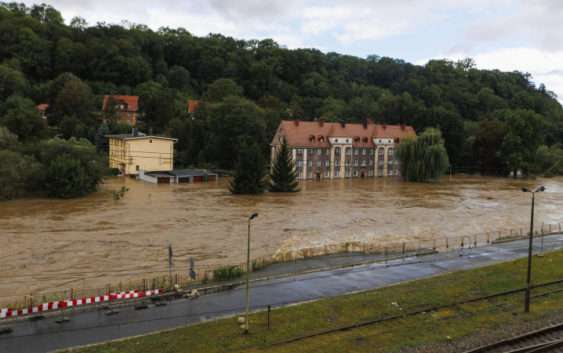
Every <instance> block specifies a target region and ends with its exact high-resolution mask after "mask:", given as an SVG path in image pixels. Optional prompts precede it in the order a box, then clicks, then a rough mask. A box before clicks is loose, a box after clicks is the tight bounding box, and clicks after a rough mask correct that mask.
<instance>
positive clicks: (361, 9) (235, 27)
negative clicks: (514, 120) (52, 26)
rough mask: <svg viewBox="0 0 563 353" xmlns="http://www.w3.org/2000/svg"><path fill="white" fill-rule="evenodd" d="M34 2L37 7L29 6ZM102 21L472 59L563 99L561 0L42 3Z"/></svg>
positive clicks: (361, 52)
mask: <svg viewBox="0 0 563 353" xmlns="http://www.w3.org/2000/svg"><path fill="white" fill-rule="evenodd" d="M24 2H25V3H27V4H31V3H33V2H34V1H24ZM41 2H46V3H49V4H51V5H53V6H54V7H56V8H57V9H58V10H60V11H61V12H62V14H63V16H64V18H65V20H66V21H67V22H68V21H70V19H71V18H72V17H74V16H81V17H83V18H85V19H86V20H87V21H88V22H89V23H90V24H95V23H96V22H109V23H120V22H121V21H122V20H128V21H130V22H134V23H142V24H146V25H148V26H150V27H151V28H154V29H158V28H159V27H162V26H168V27H184V28H185V29H187V30H188V31H190V32H191V33H193V34H195V35H206V34H208V33H210V32H213V33H222V34H224V35H228V36H233V37H237V38H244V39H252V38H256V39H261V38H273V39H275V40H276V41H278V42H279V43H280V44H282V45H285V46H287V47H289V48H298V47H314V48H318V49H320V50H322V51H325V52H328V51H336V52H339V53H344V54H352V55H357V56H360V57H365V56H367V55H370V54H377V55H380V56H390V57H395V58H401V59H404V60H406V61H409V62H413V63H417V64H423V63H425V62H426V61H428V59H431V58H449V59H454V60H455V59H459V58H464V57H472V58H474V59H475V61H476V63H477V66H478V67H480V68H487V69H500V70H505V71H512V70H519V71H524V72H529V73H531V74H532V76H533V78H534V81H535V82H536V83H537V84H539V83H544V84H545V85H546V86H547V88H548V89H549V90H552V91H554V92H555V93H557V94H558V96H559V99H560V100H561V99H562V98H563V1H561V0H392V1H389V0H341V1H337V0H302V1H298V0H198V1H194V0H160V1H154V0H153V1H149V0H137V1H133V0H118V1H116V0H80V1H78V0H42V1H41Z"/></svg>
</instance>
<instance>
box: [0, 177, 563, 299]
mask: <svg viewBox="0 0 563 353" xmlns="http://www.w3.org/2000/svg"><path fill="white" fill-rule="evenodd" d="M123 185H125V186H127V187H128V188H129V189H130V191H129V192H128V193H127V194H126V195H125V197H124V198H123V199H121V200H118V201H116V200H114V199H113V196H112V190H117V189H119V188H120V187H121V186H123ZM536 185H545V186H546V188H547V190H546V192H545V193H543V194H539V195H538V197H537V204H536V217H537V218H536V222H537V224H538V225H541V223H542V222H544V223H546V224H547V223H558V222H563V178H553V179H538V180H534V181H521V180H516V181H515V180H510V179H501V178H485V177H466V176H454V177H453V178H452V179H451V180H449V178H447V177H445V178H444V179H443V181H442V182H440V183H428V184H414V183H404V182H401V181H400V180H398V179H389V180H386V179H382V178H377V179H364V180H359V179H358V180H335V181H323V182H306V183H302V184H301V186H302V192H300V193H296V194H284V195H279V194H265V195H261V196H232V195H231V194H230V193H229V192H228V191H227V188H226V186H227V182H226V181H225V180H220V181H219V182H212V183H209V184H184V185H152V184H147V183H143V182H139V181H135V180H131V179H124V178H113V179H108V180H106V182H105V184H104V185H103V186H102V187H101V189H100V191H99V192H97V193H96V194H93V195H90V196H88V197H85V198H81V199H75V200H47V199H26V200H16V201H10V202H4V203H0V232H1V233H0V237H1V239H2V244H3V246H2V247H1V250H0V268H1V271H0V297H2V299H0V301H4V302H5V301H9V298H10V297H12V296H14V297H15V296H21V295H25V294H30V293H34V292H37V291H40V292H44V291H50V290H54V289H59V290H60V289H64V288H71V287H74V288H77V287H86V288H98V287H104V286H105V285H106V284H108V283H111V284H115V283H117V282H119V281H121V280H127V278H129V277H132V276H134V277H139V276H143V275H145V274H150V273H153V274H154V273H155V272H158V271H163V272H165V271H166V269H167V246H168V244H169V243H170V244H172V246H173V250H174V258H175V266H177V267H178V268H180V269H184V268H185V269H186V270H187V267H188V265H187V264H188V259H189V258H190V257H193V258H194V259H195V263H196V268H198V267H200V268H201V267H204V266H212V265H217V264H238V263H240V262H242V261H243V260H244V256H245V242H246V229H247V228H246V227H247V223H246V222H247V216H248V215H249V214H250V213H252V212H254V211H257V212H258V213H259V214H260V215H259V217H258V218H257V219H256V220H255V221H254V223H253V233H252V236H253V237H252V256H253V257H259V256H267V255H274V254H280V253H283V252H287V251H292V250H295V249H299V248H307V247H315V246H319V245H323V244H329V243H342V242H346V241H371V242H373V241H382V242H383V241H389V240H409V239H421V238H422V239H429V238H433V237H443V236H446V235H465V234H475V233H479V232H485V231H493V230H499V229H508V228H513V229H517V228H521V227H524V228H525V227H527V226H528V224H529V210H530V194H524V193H523V192H521V191H520V188H521V187H523V186H527V187H531V186H536Z"/></svg>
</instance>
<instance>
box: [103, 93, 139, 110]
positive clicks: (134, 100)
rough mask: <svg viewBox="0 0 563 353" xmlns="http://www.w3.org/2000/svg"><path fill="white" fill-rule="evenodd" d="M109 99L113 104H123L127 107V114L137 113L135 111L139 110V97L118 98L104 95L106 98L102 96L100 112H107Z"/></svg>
mask: <svg viewBox="0 0 563 353" xmlns="http://www.w3.org/2000/svg"><path fill="white" fill-rule="evenodd" d="M110 97H111V99H112V100H113V101H114V103H124V104H125V105H127V111H128V112H137V110H138V109H139V97H138V96H119V95H113V96H108V95H106V96H104V102H103V104H102V110H103V111H107V109H108V103H109V100H110Z"/></svg>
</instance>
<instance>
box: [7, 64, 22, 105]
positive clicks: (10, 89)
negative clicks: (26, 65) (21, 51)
mask: <svg viewBox="0 0 563 353" xmlns="http://www.w3.org/2000/svg"><path fill="white" fill-rule="evenodd" d="M26 85H27V81H26V79H25V76H24V75H23V74H22V73H21V72H20V71H18V70H15V69H13V68H11V67H9V66H7V65H0V102H2V101H4V100H6V99H7V98H8V97H9V96H11V95H13V94H17V95H22V94H23V93H24V90H25V88H26Z"/></svg>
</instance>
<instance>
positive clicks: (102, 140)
mask: <svg viewBox="0 0 563 353" xmlns="http://www.w3.org/2000/svg"><path fill="white" fill-rule="evenodd" d="M109 133H110V129H109V126H108V124H106V123H102V124H101V125H100V127H99V128H98V131H96V141H95V142H96V151H98V152H102V153H107V152H108V150H109V146H108V138H107V137H106V136H107V135H109Z"/></svg>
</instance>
